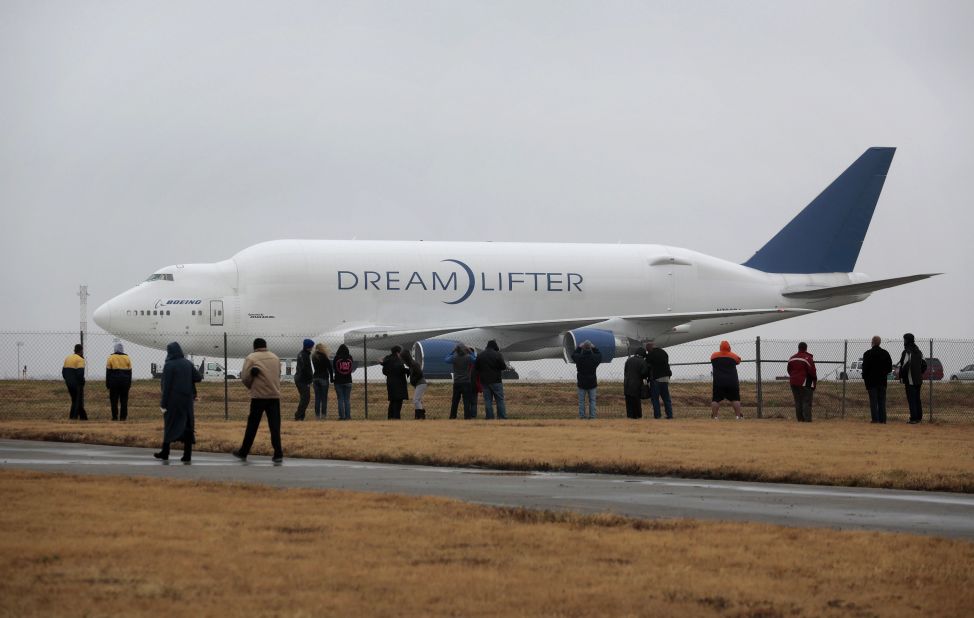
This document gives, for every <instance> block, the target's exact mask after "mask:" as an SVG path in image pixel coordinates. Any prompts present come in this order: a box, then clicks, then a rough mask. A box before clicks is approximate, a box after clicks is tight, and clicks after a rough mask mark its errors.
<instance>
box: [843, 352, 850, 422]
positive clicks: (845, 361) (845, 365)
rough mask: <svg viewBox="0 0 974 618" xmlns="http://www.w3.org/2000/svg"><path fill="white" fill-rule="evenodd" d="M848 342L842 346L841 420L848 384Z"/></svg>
mask: <svg viewBox="0 0 974 618" xmlns="http://www.w3.org/2000/svg"><path fill="white" fill-rule="evenodd" d="M848 365H849V340H848V339H846V340H845V341H844V342H843V345H842V418H845V389H846V385H847V384H848V383H849V367H848Z"/></svg>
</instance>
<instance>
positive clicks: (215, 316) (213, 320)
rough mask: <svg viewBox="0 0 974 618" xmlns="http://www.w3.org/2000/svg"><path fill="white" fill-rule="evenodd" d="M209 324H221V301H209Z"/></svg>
mask: <svg viewBox="0 0 974 618" xmlns="http://www.w3.org/2000/svg"><path fill="white" fill-rule="evenodd" d="M210 326H223V301H222V300H211V301H210Z"/></svg>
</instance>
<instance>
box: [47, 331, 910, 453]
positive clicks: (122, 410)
mask: <svg viewBox="0 0 974 618" xmlns="http://www.w3.org/2000/svg"><path fill="white" fill-rule="evenodd" d="M881 344H882V340H881V339H880V337H878V336H876V337H873V338H872V345H871V347H870V349H869V350H867V351H866V352H865V353H864V354H863V362H862V379H863V383H864V385H865V388H866V391H867V392H868V395H869V409H870V419H871V422H872V423H880V424H882V423H886V418H887V416H886V390H887V377H888V375H889V374H890V373H891V372H892V371H893V369H894V365H893V361H892V357H891V356H890V354H889V352H887V351H886V350H885V349H883V348H882V346H881ZM253 348H254V351H253V352H252V353H251V354H250V355H248V356H247V358H246V359H245V360H244V364H243V369H242V370H241V374H240V378H241V381H242V382H243V384H244V386H245V387H246V388H247V389H248V390H249V391H250V396H251V400H250V412H249V415H248V418H247V428H246V430H245V432H244V438H243V441H242V443H241V446H240V448H239V449H237V450H235V451H233V454H234V456H236V457H238V458H240V459H244V460H245V459H246V458H247V455H248V453H249V452H250V449H251V446H252V445H253V441H254V438H255V436H256V434H257V429H258V427H259V425H260V421H261V419H262V418H263V417H264V416H265V415H266V416H267V423H268V426H269V428H270V434H271V445H272V448H273V450H274V455H273V460H274V461H281V460H282V458H283V450H282V448H281V429H280V428H281V405H280V399H281V392H280V366H281V361H280V358H279V357H278V356H277V355H276V354H274V353H273V352H271V351H269V350H268V349H267V343H266V341H265V340H264V339H262V338H257V339H255V340H254V342H253ZM166 352H167V356H166V363H165V366H164V368H163V372H162V382H161V399H160V410H161V412H162V414H163V418H164V432H163V442H162V448H161V450H160V451H159V452H158V453H155V457H156V458H158V459H162V460H168V458H169V450H170V447H169V445H170V443H171V442H181V443H182V444H183V448H184V450H183V457H182V461H184V462H189V461H190V460H191V458H192V445H193V443H194V442H195V423H194V415H193V402H194V400H195V398H196V387H195V384H196V383H197V382H199V381H201V380H202V374H201V373H200V371H199V370H198V369H197V368H196V367H195V366H194V365H193V364H192V362H190V361H189V360H188V359H186V358H185V357H184V355H183V351H182V349H181V348H180V346H179V344H178V343H176V342H173V343H170V344H169V345H168V346H167V350H166ZM571 359H572V362H573V363H574V364H575V370H576V386H577V388H578V417H579V418H580V419H595V418H598V405H597V402H598V377H597V374H598V367H599V365H601V364H602V363H603V362H604V359H603V356H602V352H601V351H600V350H599V349H598V347H597V346H595V345H594V344H593V343H592V342H591V341H584V342H582V343H581V344H580V345H579V346H578V347H577V348H576V349H575V350H574V352H573V353H572V355H571ZM609 360H611V359H609ZM443 361H444V362H445V363H446V364H447V365H448V366H450V367H451V368H452V369H453V371H452V374H453V396H452V399H451V404H450V418H451V419H455V418H457V415H458V411H459V407H460V404H461V402H462V404H463V418H465V419H474V418H477V400H478V394H480V393H482V394H483V398H484V413H485V417H486V418H487V419H495V418H497V419H506V418H507V406H506V401H505V398H504V384H503V379H502V374H503V372H504V371H505V370H506V369H507V368H508V365H507V362H506V361H505V359H504V356H503V354H502V353H501V351H500V348H499V346H498V345H497V342H496V341H494V340H491V341H489V342H487V345H486V347H485V348H484V350H483V351H482V352H481V353H480V354H477V352H476V351H475V350H473V349H470V348H468V347H467V346H465V345H463V344H457V346H456V347H455V348H454V349H453V350H452V351H451V352H450V354H448V355H447V356H446V357H445V358H444V359H443ZM740 363H741V358H740V356H738V355H737V354H735V353H734V352H733V351H732V350H731V346H730V343H729V342H727V341H721V342H720V347H719V350H718V351H716V352H714V353H713V354H712V355H711V357H710V364H711V367H712V375H713V381H712V397H711V416H712V418H714V419H719V411H720V406H721V405H722V403H723V402H724V401H727V402H729V403H730V405H731V407H732V408H733V410H734V415H735V418H737V419H743V418H744V414H743V412H742V409H741V394H740V380H739V378H738V374H737V366H738V365H739V364H740ZM926 365H927V363H926V361H925V360H924V358H923V353H922V352H921V351H920V349H919V347H917V345H916V341H915V338H914V336H913V335H912V334H911V333H906V334H905V335H903V352H902V354H901V355H900V361H899V363H898V364H897V365H896V366H895V367H896V368H898V373H897V377H898V379H899V381H900V382H901V383H902V384H903V385H904V387H905V391H906V399H907V404H908V406H909V410H910V419H909V423H910V424H917V423H920V422H921V421H922V419H923V408H922V404H921V400H920V388H921V386H922V384H923V379H922V376H923V374H924V372H925V371H926V370H927V366H926ZM381 367H382V373H383V375H384V376H385V377H386V393H387V399H388V402H389V406H388V411H387V418H389V419H399V418H401V416H402V407H403V403H404V402H405V401H406V400H407V399H409V386H412V387H413V397H412V404H413V411H414V416H415V418H417V419H424V418H426V409H425V407H424V404H423V396H424V394H425V393H426V389H427V387H428V383H427V380H426V378H425V376H424V374H423V369H422V367H421V366H420V364H419V363H418V362H416V360H415V359H413V357H412V355H411V354H410V353H409V352H408V351H407V350H403V349H402V348H401V347H400V346H394V347H393V348H392V349H391V350H390V352H389V354H388V355H386V356H385V357H384V358H383V359H382V362H381ZM354 369H355V363H354V360H353V359H352V356H351V354H350V353H349V350H348V346H346V345H345V344H342V345H341V346H339V348H338V350H337V352H336V353H335V356H334V358H332V357H331V356H330V355H329V350H328V348H327V346H325V345H324V344H322V343H318V344H317V345H316V344H315V342H314V341H312V340H311V339H305V340H304V342H303V346H302V349H301V351H300V352H299V353H298V355H297V365H296V371H295V374H294V384H295V387H296V388H297V391H298V407H297V409H296V410H295V413H294V419H295V420H297V421H303V420H305V417H306V412H307V408H308V406H309V405H310V402H311V392H312V388H313V390H314V412H315V418H316V419H321V420H323V419H325V418H326V416H327V414H328V391H329V386H330V385H334V387H335V398H336V401H337V404H338V419H339V420H349V419H350V418H351V408H350V405H349V400H350V394H351V389H352V373H353V371H354ZM672 375H673V372H672V370H671V369H670V363H669V355H668V354H667V352H666V350H665V349H663V348H662V347H657V346H656V345H654V343H653V342H649V343H646V344H645V347H640V348H638V349H636V350H634V351H633V353H632V354H631V355H630V356H629V358H627V359H626V362H625V365H624V367H623V394H624V396H625V404H626V416H627V417H628V418H632V419H638V418H642V416H643V412H642V402H643V401H644V400H647V399H648V400H649V401H650V404H651V405H652V409H653V418H657V419H659V418H664V417H665V418H666V419H672V418H673V403H672V400H671V397H670V390H669V381H670V377H671V376H672ZM62 376H63V378H64V383H65V386H66V387H67V389H68V393H69V395H70V397H71V408H70V411H69V414H68V418H70V419H73V420H74V419H76V420H87V419H88V414H87V412H86V410H85V406H84V387H85V359H84V349H83V347H82V346H81V345H76V346H75V347H74V353H73V354H71V355H69V356H68V357H67V358H66V359H65V361H64V367H63V369H62ZM788 380H789V384H790V386H791V391H792V395H793V397H794V402H795V417H796V419H797V421H798V422H806V423H807V422H811V421H812V402H813V399H814V393H815V388H816V386H817V383H818V372H817V369H816V367H815V358H814V356H813V355H812V354H811V353H810V352H809V351H808V344H806V343H805V342H801V343H799V344H798V351H797V352H796V353H795V354H794V355H793V356H791V358H789V359H788ZM131 384H132V362H131V360H130V359H129V357H128V355H127V354H126V353H125V350H124V347H123V345H122V344H121V343H116V344H115V347H114V351H113V352H112V354H111V355H109V357H108V360H107V363H106V367H105V387H106V388H107V390H108V396H109V402H110V406H111V414H112V420H113V421H125V420H126V419H127V418H128V395H129V390H130V388H131ZM495 409H496V412H495Z"/></svg>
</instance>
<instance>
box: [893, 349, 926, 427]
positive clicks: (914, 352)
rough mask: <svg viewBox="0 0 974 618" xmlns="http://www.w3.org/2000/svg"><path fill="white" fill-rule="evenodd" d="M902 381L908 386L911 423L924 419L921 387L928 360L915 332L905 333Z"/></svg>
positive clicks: (907, 394) (901, 368)
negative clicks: (915, 338)
mask: <svg viewBox="0 0 974 618" xmlns="http://www.w3.org/2000/svg"><path fill="white" fill-rule="evenodd" d="M899 366H900V382H902V383H903V385H904V386H905V387H906V403H907V405H909V406H910V424H911V425H916V424H917V423H919V422H920V421H922V420H923V406H922V405H921V403H920V387H921V386H922V385H923V374H924V373H925V372H926V371H927V361H925V360H924V359H923V352H921V351H920V348H919V347H917V344H916V341H915V340H914V338H913V333H906V334H905V335H903V353H902V354H900V365H899Z"/></svg>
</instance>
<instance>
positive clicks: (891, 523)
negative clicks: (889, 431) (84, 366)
mask: <svg viewBox="0 0 974 618" xmlns="http://www.w3.org/2000/svg"><path fill="white" fill-rule="evenodd" d="M152 452H153V450H152V449H147V448H130V447H110V446H92V445H86V444H69V443H59V442H30V441H18V440H0V469H29V470H39V471H44V472H62V473H70V474H100V475H126V476H144V477H155V478H169V479H186V480H205V481H217V482H220V481H230V482H244V483H262V484H266V485H272V486H275V487H309V488H323V489H347V490H353V491H368V492H382V493H397V494H405V495H416V496H441V497H446V498H455V499H458V500H463V501H466V502H471V503H475V504H486V505H497V506H516V507H517V506H519V507H527V508H534V509H550V510H570V511H575V512H579V513H601V512H610V513H616V514H619V515H625V516H630V517H639V518H668V517H682V518H696V519H707V520H720V521H742V522H763V523H770V524H780V525H785V526H814V527H828V528H836V529H864V530H886V531H898V532H909V533H913V534H929V535H938V536H946V537H956V538H965V539H974V496H972V495H969V494H953V493H937V492H920V491H899V490H884V489H860V488H847V487H825V486H815V485H784V484H773V483H747V482H734V481H708V480H693V479H675V478H654V477H643V476H616V475H607V474H571V473H548V472H532V473H521V472H506V471H503V470H486V469H472V468H438V467H427V466H411V465H395V464H375V463H366V462H353V461H336V460H324V459H285V461H284V463H283V464H279V465H275V464H272V463H271V461H270V459H269V458H267V457H251V458H249V459H248V461H247V462H240V461H238V460H236V459H234V458H233V457H231V456H230V455H229V454H217V453H194V455H193V463H192V465H183V464H182V463H180V462H179V455H180V454H181V451H179V450H174V451H173V455H174V456H175V457H174V459H173V460H172V461H170V462H168V464H163V463H162V462H159V461H157V460H155V459H153V458H152Z"/></svg>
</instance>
